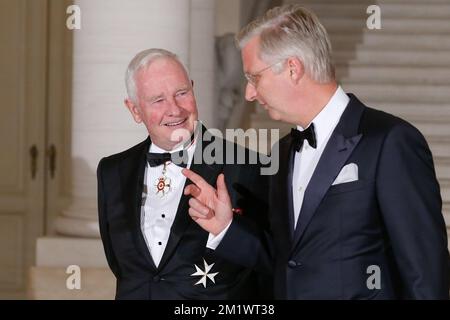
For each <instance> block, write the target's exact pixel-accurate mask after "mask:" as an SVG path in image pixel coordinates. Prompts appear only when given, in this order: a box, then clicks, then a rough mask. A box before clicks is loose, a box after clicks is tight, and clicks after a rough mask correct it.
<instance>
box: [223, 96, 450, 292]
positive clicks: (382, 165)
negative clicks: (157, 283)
mask: <svg viewBox="0 0 450 320" xmlns="http://www.w3.org/2000/svg"><path fill="white" fill-rule="evenodd" d="M349 96H350V102H349V104H348V106H347V107H346V109H345V111H344V113H343V115H342V117H341V119H340V121H339V123H338V125H337V127H336V128H335V130H334V131H333V133H332V136H331V137H330V140H329V142H328V144H327V145H326V147H325V149H324V152H323V154H322V156H321V158H320V160H319V163H318V165H317V167H316V169H315V171H314V173H313V176H312V178H311V180H310V183H309V185H308V186H307V189H306V191H305V197H304V200H303V205H302V208H301V211H300V215H299V220H298V223H297V225H296V226H294V225H293V224H294V212H293V206H292V203H293V201H292V172H293V159H294V158H293V156H294V153H293V150H292V147H291V142H292V141H291V137H290V135H288V136H286V137H284V138H283V139H281V140H280V142H279V145H278V146H277V147H279V152H280V170H279V172H278V173H277V174H276V175H274V176H273V177H272V179H271V182H270V195H269V197H270V198H269V199H270V200H269V203H270V210H269V219H270V230H269V232H266V236H265V237H264V236H263V237H262V236H261V232H258V231H255V230H254V228H251V227H249V226H248V225H247V224H245V223H242V222H241V221H239V220H235V221H233V223H232V225H231V226H230V229H229V230H228V232H227V234H226V236H225V237H224V239H223V240H222V242H221V244H220V245H219V247H218V248H217V250H216V251H217V252H218V254H221V255H222V256H224V257H227V258H229V259H234V261H235V262H236V263H238V262H241V263H242V264H244V265H246V266H248V267H250V266H253V267H256V268H266V269H271V270H273V272H274V277H275V280H274V287H275V297H276V298H278V299H448V295H449V255H448V249H447V235H446V227H445V223H444V220H443V216H442V212H441V210H442V201H441V196H440V190H439V184H438V181H437V179H436V175H435V170H434V166H433V159H432V155H431V152H430V150H429V148H428V145H427V143H426V141H425V139H424V137H423V136H422V134H421V133H420V132H419V131H418V130H417V129H416V128H414V127H413V126H411V125H410V124H409V123H407V122H405V121H403V120H401V119H399V118H397V117H394V116H392V115H390V114H387V113H384V112H381V111H377V110H374V109H371V108H368V107H366V106H364V105H363V104H362V103H361V102H360V101H359V100H358V99H357V98H356V97H355V96H354V95H349ZM272 161H273V159H272ZM350 163H354V164H356V165H357V166H358V171H359V177H358V180H357V181H353V182H348V183H343V184H337V185H332V184H333V181H334V180H335V178H336V177H337V176H338V174H339V172H340V170H341V169H342V167H344V166H345V165H346V164H350ZM242 239H246V241H242ZM237 243H239V244H240V245H239V246H236V244H237ZM250 253H252V254H250ZM374 270H375V271H374ZM378 271H379V272H378ZM376 274H377V275H376ZM378 275H379V276H380V277H379V280H380V284H381V286H378V287H375V288H374V287H373V285H374V284H375V283H376V282H375V280H374V279H375V278H373V277H371V276H375V277H376V276H378Z"/></svg>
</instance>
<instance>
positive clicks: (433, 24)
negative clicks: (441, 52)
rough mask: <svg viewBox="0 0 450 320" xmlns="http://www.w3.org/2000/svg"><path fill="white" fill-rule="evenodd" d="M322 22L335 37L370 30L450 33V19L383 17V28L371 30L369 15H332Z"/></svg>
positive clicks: (373, 31)
mask: <svg viewBox="0 0 450 320" xmlns="http://www.w3.org/2000/svg"><path fill="white" fill-rule="evenodd" d="M322 20H323V21H322V23H323V25H324V26H325V29H327V31H328V32H329V34H330V36H331V37H333V35H335V34H339V33H343V32H351V33H355V32H358V31H360V32H369V33H375V32H376V33H378V34H380V33H381V34H385V33H389V34H396V35H403V34H409V35H411V34H420V35H430V34H440V35H449V34H450V23H449V22H448V19H436V20H430V19H393V18H390V19H389V18H383V16H382V19H381V29H379V30H369V29H367V25H366V23H367V16H365V17H361V18H350V19H349V18H348V17H338V16H335V17H330V18H326V19H322Z"/></svg>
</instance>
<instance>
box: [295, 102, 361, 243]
mask: <svg viewBox="0 0 450 320" xmlns="http://www.w3.org/2000/svg"><path fill="white" fill-rule="evenodd" d="M349 96H350V102H349V104H348V106H347V108H346V109H345V111H344V113H343V114H342V117H341V120H340V121H339V123H338V125H337V126H336V128H335V130H334V131H333V133H332V135H331V137H330V140H329V141H328V143H327V145H326V147H325V149H324V151H323V153H322V156H321V157H320V160H319V162H318V164H317V167H316V169H315V170H314V173H313V175H312V177H311V180H310V182H309V184H308V186H307V188H306V191H305V197H304V200H303V204H302V208H301V210H300V216H299V219H298V222H297V226H296V229H295V233H294V245H293V246H292V249H295V247H296V245H298V243H299V242H300V240H301V237H302V235H303V234H304V232H305V230H306V228H307V226H308V224H309V222H310V221H311V218H312V217H313V215H314V213H315V212H316V210H317V208H318V206H319V205H320V203H321V201H322V199H323V197H324V196H325V194H326V192H327V191H328V189H329V188H330V186H331V184H332V183H333V181H334V180H335V179H336V177H337V175H338V174H339V172H340V170H341V169H342V167H343V166H344V164H345V162H346V161H347V159H348V157H349V156H350V155H351V153H352V152H353V150H354V148H355V147H356V146H357V145H358V143H359V141H360V140H361V137H362V134H358V127H359V123H360V119H361V116H362V113H363V111H364V105H363V104H362V103H361V102H359V100H358V99H356V97H355V96H353V95H351V94H350V95H349Z"/></svg>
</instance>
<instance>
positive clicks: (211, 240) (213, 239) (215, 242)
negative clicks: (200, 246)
mask: <svg viewBox="0 0 450 320" xmlns="http://www.w3.org/2000/svg"><path fill="white" fill-rule="evenodd" d="M232 222H233V219H231V221H230V223H228V225H227V227H226V228H225V229H223V230H222V231H221V232H220V233H219V234H218V235H217V236H215V235H213V234H212V233H210V234H209V236H208V242H207V243H206V247H207V248H209V249H212V250H216V248H217V247H218V246H219V244H220V242H221V241H222V239H223V237H224V236H225V234H226V233H227V231H228V229H229V228H230V226H231V223H232Z"/></svg>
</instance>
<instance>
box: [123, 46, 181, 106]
mask: <svg viewBox="0 0 450 320" xmlns="http://www.w3.org/2000/svg"><path fill="white" fill-rule="evenodd" d="M161 58H166V59H173V60H175V61H177V62H178V63H180V65H181V66H182V67H183V68H184V71H185V72H186V74H188V72H187V69H186V67H185V65H184V64H183V63H182V62H181V61H180V59H179V58H178V56H177V55H176V54H175V53H173V52H170V51H168V50H165V49H159V48H152V49H147V50H144V51H141V52H139V53H138V54H137V55H136V56H135V57H134V58H133V59H132V60H131V62H130V63H129V65H128V68H127V71H126V72H125V86H126V88H127V94H128V98H129V99H130V100H131V101H132V102H133V103H137V88H136V79H135V75H136V72H137V71H138V70H140V69H141V68H142V67H146V66H149V65H150V64H151V63H152V62H154V61H155V60H157V59H161Z"/></svg>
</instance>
